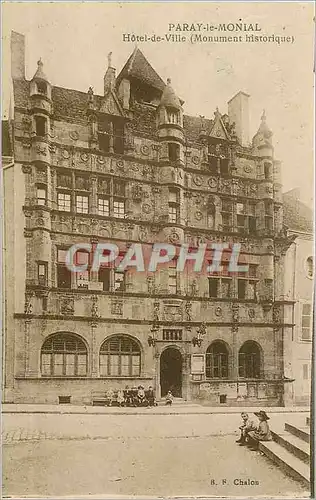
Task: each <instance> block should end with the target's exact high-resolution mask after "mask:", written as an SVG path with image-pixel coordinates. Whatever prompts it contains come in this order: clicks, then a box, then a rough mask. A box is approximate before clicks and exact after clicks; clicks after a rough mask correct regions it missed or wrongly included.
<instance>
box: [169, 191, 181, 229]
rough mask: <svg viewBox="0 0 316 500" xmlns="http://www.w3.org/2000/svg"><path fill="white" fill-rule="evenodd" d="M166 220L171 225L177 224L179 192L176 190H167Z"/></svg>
mask: <svg viewBox="0 0 316 500" xmlns="http://www.w3.org/2000/svg"><path fill="white" fill-rule="evenodd" d="M168 216H169V217H168V220H169V222H171V223H172V224H175V223H177V222H178V219H179V191H178V190H177V189H169V213H168Z"/></svg>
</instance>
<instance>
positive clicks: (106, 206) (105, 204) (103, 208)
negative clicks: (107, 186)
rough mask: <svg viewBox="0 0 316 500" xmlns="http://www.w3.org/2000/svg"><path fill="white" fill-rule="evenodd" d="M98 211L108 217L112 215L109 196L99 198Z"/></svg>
mask: <svg viewBox="0 0 316 500" xmlns="http://www.w3.org/2000/svg"><path fill="white" fill-rule="evenodd" d="M98 212H99V215H102V216H104V217H108V216H109V215H110V201H109V200H108V199H107V198H99V199H98Z"/></svg>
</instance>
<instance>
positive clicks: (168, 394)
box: [166, 391, 173, 406]
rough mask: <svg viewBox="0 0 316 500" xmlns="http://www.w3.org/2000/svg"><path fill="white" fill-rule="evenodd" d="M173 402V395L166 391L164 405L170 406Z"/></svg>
mask: <svg viewBox="0 0 316 500" xmlns="http://www.w3.org/2000/svg"><path fill="white" fill-rule="evenodd" d="M172 401H173V395H172V392H171V391H168V393H167V396H166V405H167V406H171V405H172Z"/></svg>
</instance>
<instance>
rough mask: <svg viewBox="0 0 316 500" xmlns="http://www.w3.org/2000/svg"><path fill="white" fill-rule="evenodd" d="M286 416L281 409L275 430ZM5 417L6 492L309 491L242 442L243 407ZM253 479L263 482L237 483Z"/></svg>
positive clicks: (281, 493)
mask: <svg viewBox="0 0 316 500" xmlns="http://www.w3.org/2000/svg"><path fill="white" fill-rule="evenodd" d="M286 417H287V415H285V414H283V415H282V414H281V415H280V414H274V415H273V416H272V418H271V420H272V424H273V428H275V429H277V428H280V427H282V426H283V424H284V420H285V418H286ZM290 418H291V420H292V421H293V419H294V420H296V421H299V420H300V419H303V418H304V416H303V415H301V414H298V415H293V414H292V415H290ZM3 420H4V422H3V442H4V448H3V484H4V494H5V495H13V496H18V495H41V496H46V495H55V496H56V495H78V494H80V495H88V494H90V495H109V496H111V495H239V496H247V495H265V496H269V495H271V496H290V497H291V496H292V497H293V496H300V497H301V496H307V492H306V491H305V490H304V488H303V487H302V486H301V484H300V483H298V482H296V481H294V480H292V479H291V478H289V477H288V476H286V475H285V474H284V473H283V472H282V471H281V470H279V469H278V468H276V467H275V466H274V465H272V464H271V463H270V462H269V461H268V459H267V458H266V457H264V456H262V455H261V454H260V453H259V452H251V451H250V450H249V449H247V448H246V449H245V448H243V447H239V446H237V445H236V444H235V439H236V436H237V433H236V429H237V428H238V425H239V420H240V416H239V415H238V414H237V413H234V414H218V415H216V414H212V415H210V414H209V415H203V414H192V415H179V414H178V415H150V414H148V415H102V414H100V415H74V414H70V415H54V414H38V415H34V414H15V415H12V414H5V415H4V419H3ZM39 465H40V467H39ZM184 471H185V473H184ZM248 479H250V480H251V481H254V482H257V483H258V484H253V485H249V486H245V485H242V484H238V485H237V484H234V482H235V483H236V482H237V483H241V481H246V480H248ZM225 480H226V483H225ZM240 480H241V481H240Z"/></svg>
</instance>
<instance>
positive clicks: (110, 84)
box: [104, 52, 116, 95]
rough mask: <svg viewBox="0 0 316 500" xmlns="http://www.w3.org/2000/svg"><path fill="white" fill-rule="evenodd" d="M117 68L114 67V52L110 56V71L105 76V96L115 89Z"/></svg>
mask: <svg viewBox="0 0 316 500" xmlns="http://www.w3.org/2000/svg"><path fill="white" fill-rule="evenodd" d="M115 73H116V70H115V68H113V67H112V52H110V53H109V54H108V69H107V70H106V73H105V75H104V95H106V94H107V93H108V92H109V91H110V90H113V89H114V87H115V78H116V77H115Z"/></svg>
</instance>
